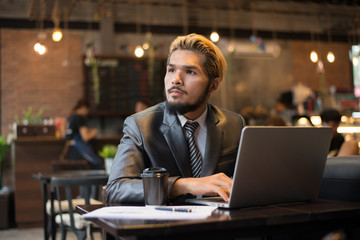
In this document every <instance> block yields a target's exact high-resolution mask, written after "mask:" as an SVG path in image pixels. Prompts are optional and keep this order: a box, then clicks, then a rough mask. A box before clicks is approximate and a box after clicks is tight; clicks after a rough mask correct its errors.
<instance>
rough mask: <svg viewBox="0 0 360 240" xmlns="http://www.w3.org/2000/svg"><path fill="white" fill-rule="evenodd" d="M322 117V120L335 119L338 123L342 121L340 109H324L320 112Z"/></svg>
mask: <svg viewBox="0 0 360 240" xmlns="http://www.w3.org/2000/svg"><path fill="white" fill-rule="evenodd" d="M320 118H321V121H322V122H330V121H334V122H336V123H340V121H341V114H340V113H339V111H338V110H336V109H332V108H329V109H325V110H324V111H322V113H321V114H320Z"/></svg>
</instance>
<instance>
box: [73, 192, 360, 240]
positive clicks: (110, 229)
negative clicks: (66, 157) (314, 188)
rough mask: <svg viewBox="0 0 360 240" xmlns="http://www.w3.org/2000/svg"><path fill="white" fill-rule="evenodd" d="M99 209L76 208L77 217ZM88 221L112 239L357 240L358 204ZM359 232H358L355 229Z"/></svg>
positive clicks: (321, 203)
mask: <svg viewBox="0 0 360 240" xmlns="http://www.w3.org/2000/svg"><path fill="white" fill-rule="evenodd" d="M99 207H101V206H99V205H85V206H77V208H76V211H77V212H78V213H80V214H84V213H87V212H89V211H93V210H95V209H97V208H99ZM90 221H92V222H94V223H96V224H97V225H99V226H100V227H101V228H103V229H104V230H105V231H106V232H107V233H108V234H107V236H110V238H112V237H119V236H121V237H125V236H136V237H137V239H172V240H173V239H236V238H239V237H255V236H258V237H264V236H266V237H269V236H270V238H271V236H288V235H289V234H290V235H291V237H290V239H294V237H295V236H296V237H299V238H295V239H321V237H322V236H324V234H325V233H329V232H331V231H334V230H338V229H344V230H345V231H346V233H347V234H348V236H347V237H348V238H347V239H360V238H359V234H358V231H355V230H356V228H357V227H360V203H347V202H337V201H330V200H321V199H319V200H317V201H315V202H312V203H304V204H292V205H282V206H267V207H261V208H247V209H232V210H220V209H218V210H216V211H215V212H214V213H213V215H212V216H211V217H209V218H207V219H204V220H186V221H184V220H181V221H180V220H179V221H173V220H172V221H170V220H168V221H164V220H162V221H160V220H120V219H117V220H114V219H112V220H110V219H103V218H94V219H90ZM357 230H359V229H357Z"/></svg>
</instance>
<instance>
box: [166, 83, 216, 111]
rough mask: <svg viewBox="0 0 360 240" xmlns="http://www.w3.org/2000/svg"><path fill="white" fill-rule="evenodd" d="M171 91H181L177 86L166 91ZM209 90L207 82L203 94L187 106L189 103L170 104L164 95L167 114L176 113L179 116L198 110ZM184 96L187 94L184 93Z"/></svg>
mask: <svg viewBox="0 0 360 240" xmlns="http://www.w3.org/2000/svg"><path fill="white" fill-rule="evenodd" d="M173 89H177V90H179V91H181V89H180V88H179V87H178V86H174V87H172V88H170V89H169V90H168V91H171V90H173ZM209 89H210V82H209V84H208V86H207V87H206V89H205V91H204V92H203V94H202V95H201V96H200V97H199V99H198V100H197V101H196V102H195V103H193V104H189V103H171V102H169V101H168V99H167V97H166V93H165V98H166V105H167V108H168V109H169V112H170V113H173V114H176V113H177V114H180V115H184V114H185V113H188V112H193V111H195V110H196V109H198V108H199V107H200V106H201V105H202V104H203V103H204V101H205V100H206V98H207V97H208V95H209ZM185 94H187V93H186V92H185Z"/></svg>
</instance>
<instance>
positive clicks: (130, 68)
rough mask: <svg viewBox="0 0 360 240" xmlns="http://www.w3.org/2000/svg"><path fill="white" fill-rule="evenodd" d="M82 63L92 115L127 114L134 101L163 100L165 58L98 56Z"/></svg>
mask: <svg viewBox="0 0 360 240" xmlns="http://www.w3.org/2000/svg"><path fill="white" fill-rule="evenodd" d="M95 59H96V61H92V64H87V65H85V96H86V98H87V99H88V100H89V103H90V114H92V115H119V116H126V115H129V114H131V113H133V112H134V106H135V103H136V102H137V101H139V100H146V101H147V102H149V103H150V104H151V105H153V104H156V103H159V102H161V101H163V100H164V76H165V71H166V59H151V58H125V57H101V56H97V57H96V58H95Z"/></svg>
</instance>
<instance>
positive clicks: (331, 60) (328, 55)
mask: <svg viewBox="0 0 360 240" xmlns="http://www.w3.org/2000/svg"><path fill="white" fill-rule="evenodd" d="M326 58H327V60H328V61H329V63H333V62H334V61H335V55H334V53H333V52H332V51H329V52H328V54H327V57H326Z"/></svg>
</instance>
